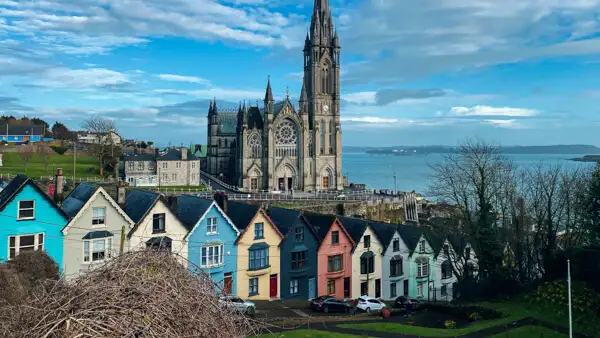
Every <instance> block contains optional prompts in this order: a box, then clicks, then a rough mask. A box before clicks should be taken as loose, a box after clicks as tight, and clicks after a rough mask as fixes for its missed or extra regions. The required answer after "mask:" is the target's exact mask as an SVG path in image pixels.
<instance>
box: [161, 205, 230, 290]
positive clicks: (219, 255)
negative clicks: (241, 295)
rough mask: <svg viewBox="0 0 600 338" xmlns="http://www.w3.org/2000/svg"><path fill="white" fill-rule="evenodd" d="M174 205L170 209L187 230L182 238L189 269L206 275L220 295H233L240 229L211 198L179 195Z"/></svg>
mask: <svg viewBox="0 0 600 338" xmlns="http://www.w3.org/2000/svg"><path fill="white" fill-rule="evenodd" d="M173 203H175V205H174V206H173V205H172V206H171V208H172V209H174V210H176V214H177V217H179V219H180V220H181V222H182V223H183V225H184V226H185V227H186V228H187V229H188V230H189V232H188V234H187V235H186V237H185V239H184V240H185V241H186V242H187V244H188V250H187V255H188V261H189V266H188V267H189V269H190V270H192V271H198V270H201V271H203V272H205V273H207V274H209V275H210V278H211V279H212V280H213V281H214V282H215V284H216V285H218V287H219V288H220V290H221V291H222V292H223V293H225V294H235V293H236V287H235V286H236V277H237V276H236V275H237V246H236V245H235V241H236V240H237V237H238V236H239V230H238V229H237V228H236V227H235V226H234V224H233V222H232V221H231V220H230V219H229V217H227V215H226V214H225V213H224V211H223V210H222V209H221V207H219V205H218V204H217V202H215V201H214V200H212V199H204V198H200V197H196V196H192V195H182V196H179V197H178V198H177V199H176V200H173Z"/></svg>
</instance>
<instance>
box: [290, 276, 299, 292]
mask: <svg viewBox="0 0 600 338" xmlns="http://www.w3.org/2000/svg"><path fill="white" fill-rule="evenodd" d="M299 293H300V282H299V281H298V280H297V279H292V280H290V295H297V294H299Z"/></svg>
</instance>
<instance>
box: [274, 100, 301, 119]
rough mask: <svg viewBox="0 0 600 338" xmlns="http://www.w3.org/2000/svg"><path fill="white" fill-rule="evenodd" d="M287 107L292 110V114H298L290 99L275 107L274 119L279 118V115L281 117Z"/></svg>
mask: <svg viewBox="0 0 600 338" xmlns="http://www.w3.org/2000/svg"><path fill="white" fill-rule="evenodd" d="M286 106H289V107H290V109H291V110H292V113H294V114H295V113H296V108H294V105H293V104H292V103H291V102H290V100H289V99H285V100H283V101H280V102H277V103H275V106H274V107H273V111H274V114H273V116H274V118H277V115H279V113H281V112H282V111H283V109H284V108H285V107H286Z"/></svg>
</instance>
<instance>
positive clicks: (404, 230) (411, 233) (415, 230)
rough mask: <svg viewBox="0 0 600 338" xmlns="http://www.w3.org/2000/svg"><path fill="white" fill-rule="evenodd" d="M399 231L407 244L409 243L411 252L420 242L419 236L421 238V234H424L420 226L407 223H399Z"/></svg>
mask: <svg viewBox="0 0 600 338" xmlns="http://www.w3.org/2000/svg"><path fill="white" fill-rule="evenodd" d="M398 233H399V234H400V237H402V240H404V242H405V243H406V245H408V248H409V249H410V251H411V252H412V251H414V250H415V248H416V247H417V244H418V243H419V238H421V235H422V234H423V232H422V231H421V229H420V228H419V227H416V226H413V225H406V224H400V225H398Z"/></svg>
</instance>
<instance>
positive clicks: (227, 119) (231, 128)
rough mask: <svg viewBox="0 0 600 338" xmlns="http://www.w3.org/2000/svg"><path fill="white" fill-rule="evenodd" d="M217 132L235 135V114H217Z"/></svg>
mask: <svg viewBox="0 0 600 338" xmlns="http://www.w3.org/2000/svg"><path fill="white" fill-rule="evenodd" d="M218 114H219V117H218V121H219V132H220V133H221V134H235V133H236V128H237V113H234V112H219V113H218Z"/></svg>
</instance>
